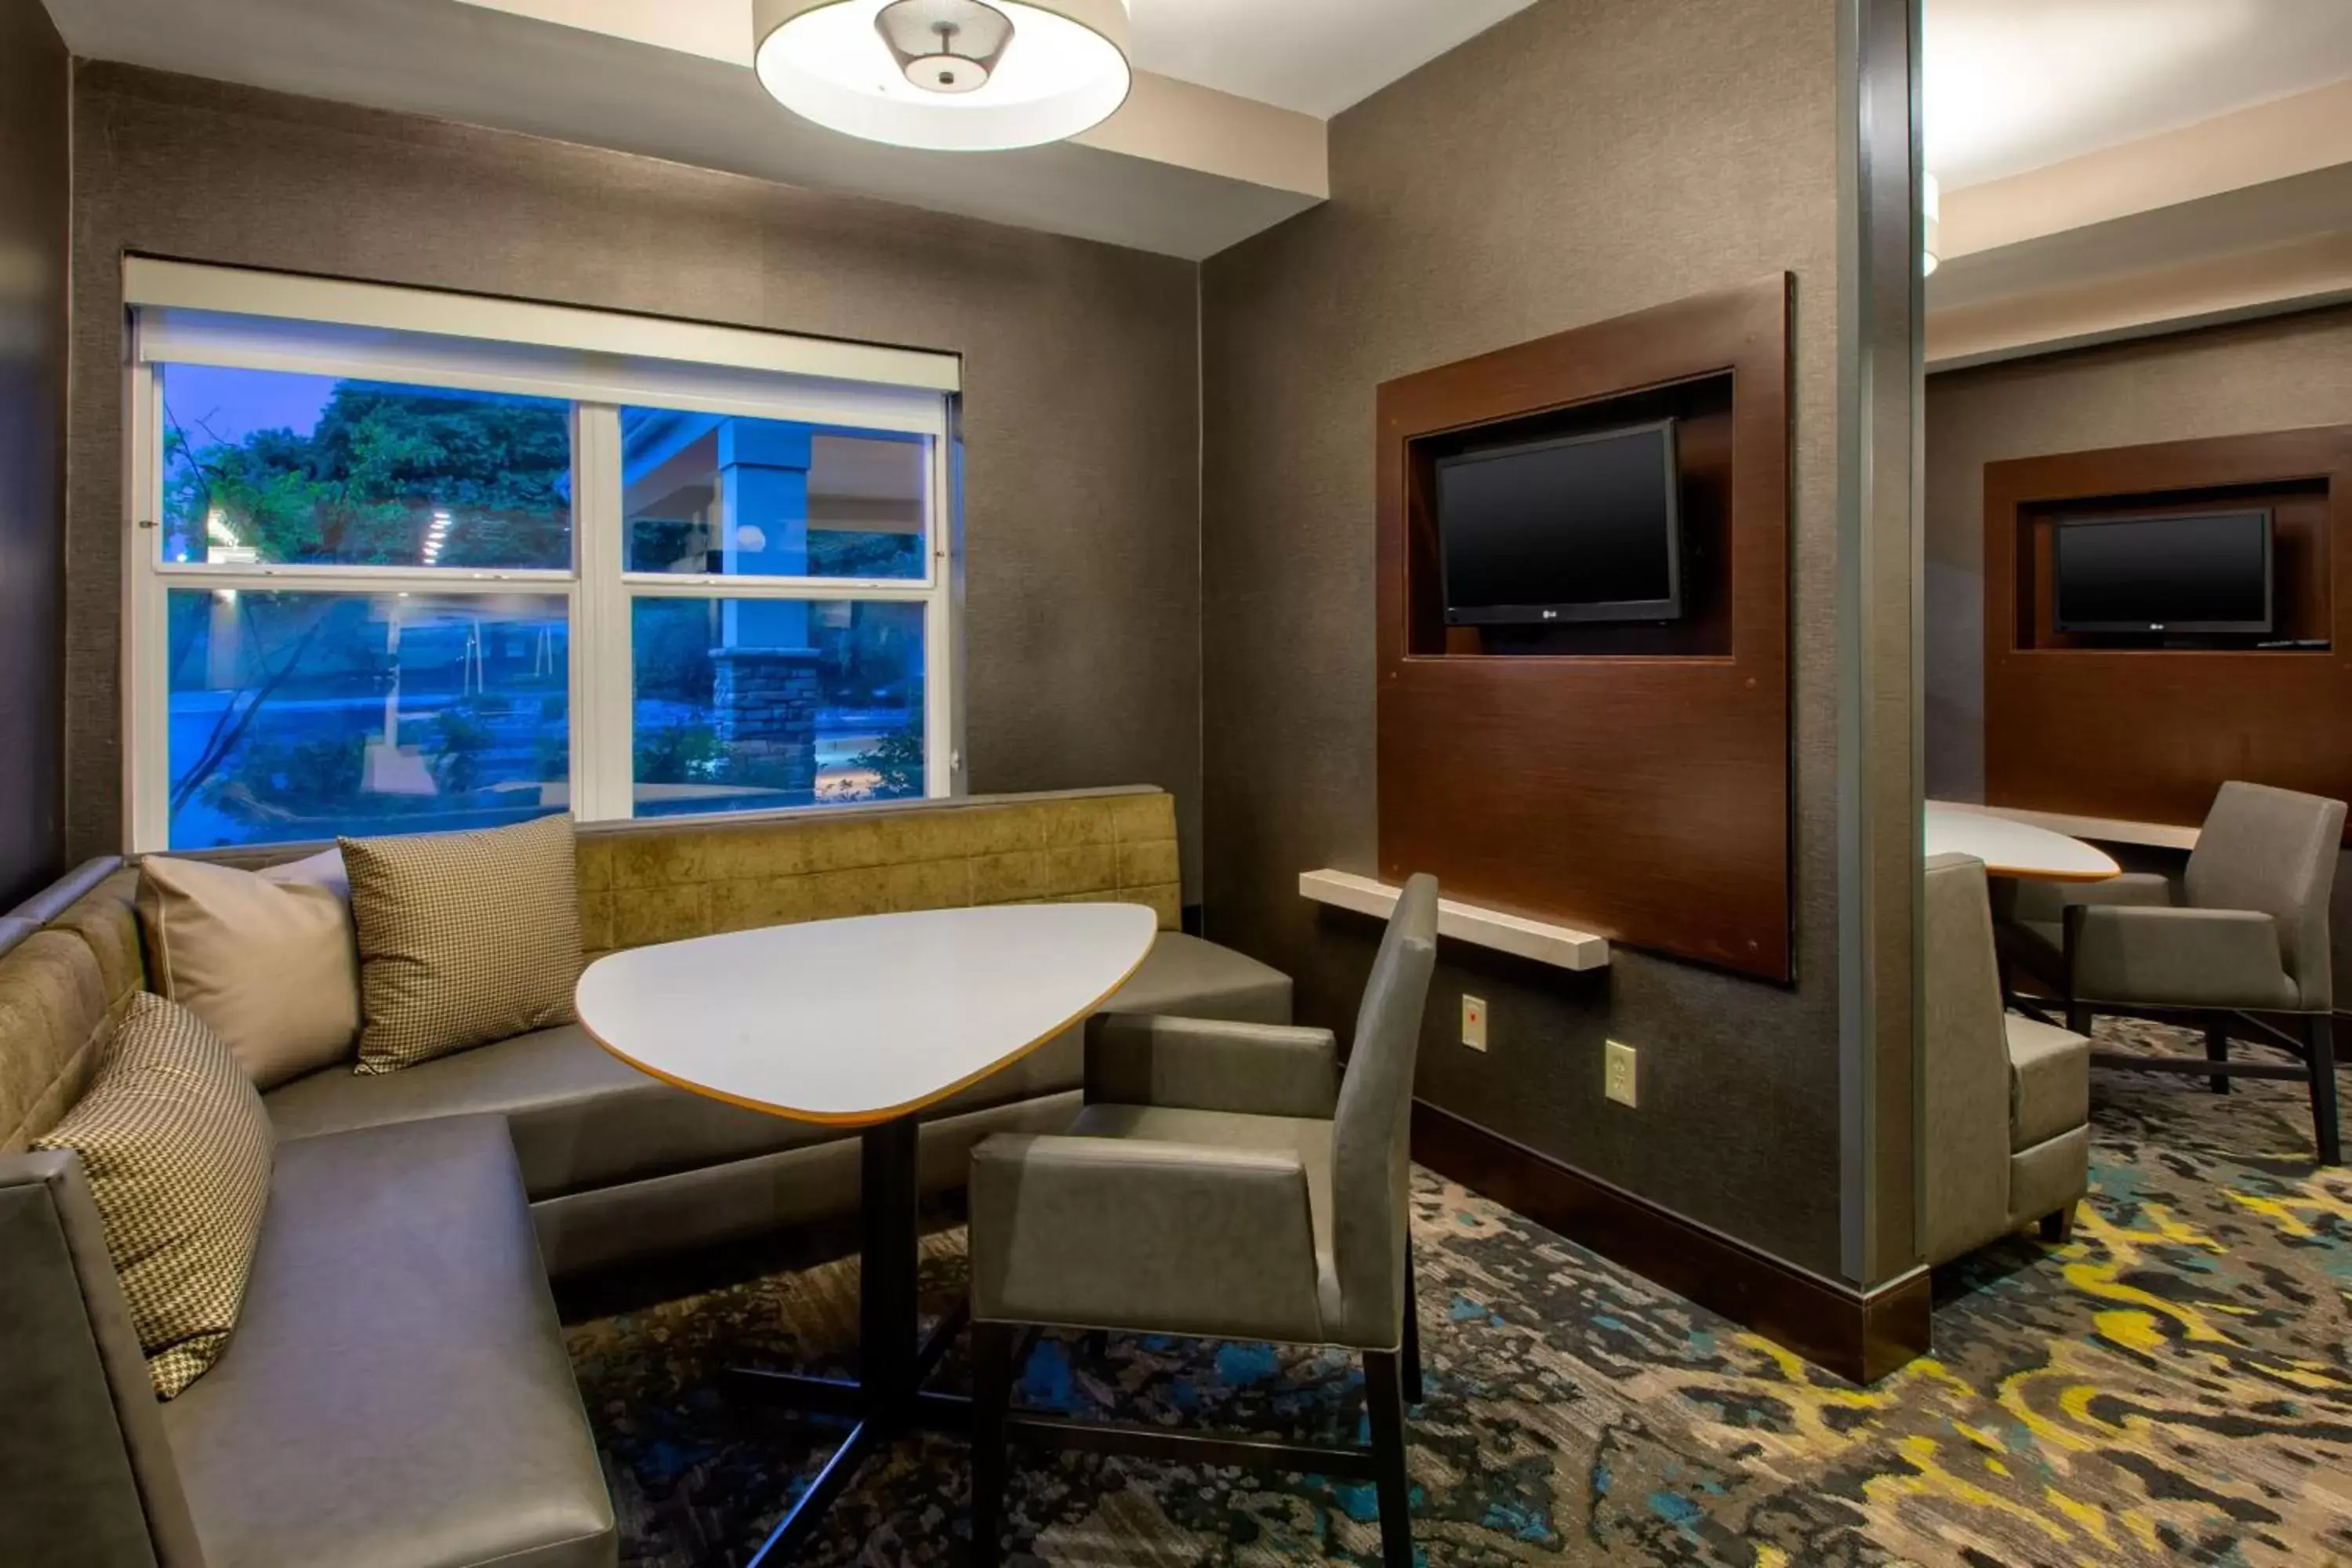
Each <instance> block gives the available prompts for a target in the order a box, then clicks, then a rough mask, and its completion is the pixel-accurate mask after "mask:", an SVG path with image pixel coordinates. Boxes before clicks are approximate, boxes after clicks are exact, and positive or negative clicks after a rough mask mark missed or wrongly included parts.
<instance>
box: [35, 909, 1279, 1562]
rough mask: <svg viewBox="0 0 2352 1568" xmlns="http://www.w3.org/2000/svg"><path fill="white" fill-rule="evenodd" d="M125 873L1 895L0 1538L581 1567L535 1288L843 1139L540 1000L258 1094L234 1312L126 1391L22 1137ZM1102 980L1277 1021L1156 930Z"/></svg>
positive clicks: (134, 934)
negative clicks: (533, 1029)
mask: <svg viewBox="0 0 2352 1568" xmlns="http://www.w3.org/2000/svg"><path fill="white" fill-rule="evenodd" d="M135 884H136V878H135V873H133V872H131V871H129V870H125V869H117V868H114V867H113V866H111V865H110V864H94V865H93V866H91V867H89V868H84V869H83V870H82V871H81V872H79V873H77V874H76V876H75V877H74V878H72V879H68V881H67V882H64V883H61V884H59V886H58V888H56V889H51V890H50V892H49V893H47V894H46V895H44V897H43V899H41V900H37V901H36V902H34V903H31V904H28V905H26V906H23V907H21V908H20V909H19V910H17V911H15V912H14V914H13V915H11V916H5V917H0V1410H5V1412H6V1413H7V1415H8V1418H7V1419H6V1420H5V1421H0V1562H5V1563H8V1564H11V1565H13V1564H14V1563H17V1562H19V1561H21V1562H24V1563H38V1564H41V1565H43V1568H118V1565H131V1564H139V1565H142V1568H144V1565H154V1564H160V1565H161V1568H265V1565H267V1568H291V1565H297V1564H299V1565H301V1568H324V1565H330V1564H332V1565H342V1568H469V1565H476V1564H480V1565H488V1564H497V1565H498V1568H590V1565H603V1564H609V1563H613V1562H614V1560H615V1553H616V1551H617V1546H616V1540H615V1535H614V1524H613V1515H612V1510H611V1505H610V1502H609V1500H608V1499H607V1497H606V1494H605V1490H604V1480H603V1477H602V1474H601V1472H600V1469H599V1467H598V1463H597V1458H596V1453H595V1449H594V1446H593V1441H592V1438H591V1436H590V1433H589V1428H588V1425H587V1421H586V1419H585V1416H584V1415H583V1411H582V1409H581V1405H580V1398H579V1394H578V1391H577V1388H576V1387H575V1385H574V1384H573V1382H572V1372H571V1365H570V1362H569V1360H568V1358H567V1356H566V1354H565V1352H564V1347H563V1342H562V1333H561V1331H560V1327H559V1325H558V1322H557V1320H556V1315H555V1309H554V1305H553V1301H552V1298H551V1293H550V1290H549V1286H548V1278H549V1275H550V1274H551V1273H553V1274H561V1273H564V1272H567V1271H572V1270H576V1269H581V1268H590V1267H594V1266H599V1265H604V1264H611V1263H615V1262H620V1261H625V1260H627V1259H631V1258H639V1257H643V1256H645V1255H646V1254H649V1253H653V1252H656V1251H662V1250H670V1249H675V1248H678V1247H690V1246H694V1245H698V1244H700V1243H704V1242H708V1241H714V1240H719V1239H722V1238H725V1237H730V1236H739V1235H744V1234H750V1233H755V1232H759V1231H762V1230H766V1229H772V1228H773V1227H775V1226H780V1225H785V1224H791V1223H793V1222H795V1221H799V1220H803V1219H808V1218H814V1217H819V1216H823V1215H833V1214H839V1213H844V1212H848V1211H850V1210H852V1209H853V1208H854V1206H855V1205H856V1197H857V1167H858V1153H857V1150H858V1145H857V1142H856V1138H855V1137H844V1136H843V1135H842V1134H841V1133H840V1132H839V1131H835V1130H828V1129H824V1128H821V1127H814V1126H810V1125H808V1124H804V1123H800V1122H793V1121H783V1120H781V1119H778V1118H774V1117H770V1116H766V1115H762V1114H760V1113H758V1112H754V1111H751V1110H741V1109H739V1108H736V1107H732V1106H728V1105H723V1104H719V1103H716V1102H713V1101H711V1100H705V1099H703V1098H701V1097H699V1096H696V1095H693V1094H689V1093H688V1092H686V1091H684V1090H681V1089H674V1088H672V1087H670V1086H668V1085H667V1084H664V1083H661V1082H659V1081H657V1080H656V1079H652V1078H649V1077H646V1075H644V1074H642V1073H640V1072H638V1071H636V1070H635V1068H631V1067H629V1066H627V1065H626V1064H625V1063H623V1062H621V1061H619V1060H618V1059H617V1058H614V1057H612V1056H610V1055H608V1054H607V1053H606V1052H605V1051H604V1050H603V1049H602V1048H601V1047H598V1046H597V1045H596V1043H595V1042H594V1041H593V1040H592V1039H590V1038H589V1037H587V1036H586V1035H585V1034H584V1033H583V1032H582V1031H581V1030H580V1029H578V1028H577V1027H564V1028H558V1029H549V1030H543V1031H541V1032H538V1033H536V1034H530V1035H524V1036H520V1037H516V1038H513V1039H509V1040H506V1041H502V1042H499V1043H498V1044H495V1045H489V1046H485V1047H479V1048H478V1049H474V1050H470V1051H466V1052H462V1053H459V1054H457V1055H455V1056H450V1057H445V1058H440V1059H438V1060H435V1061H432V1062H428V1063H425V1064H423V1065H421V1066H417V1067H413V1068H407V1069H405V1070H404V1071H401V1072H397V1073H392V1074H389V1075H385V1076H381V1077H362V1076H359V1075H357V1074H355V1073H353V1072H352V1071H351V1070H350V1068H348V1067H335V1068H326V1069H323V1070H321V1071H319V1072H316V1073H313V1074H310V1076H308V1077H304V1078H300V1079H295V1080H293V1081H291V1082H289V1083H286V1084H283V1085H280V1086H278V1088H276V1089H272V1090H270V1091H269V1092H268V1093H267V1094H266V1095H265V1096H264V1097H263V1103H264V1104H265V1106H266V1107H267V1108H268V1111H269V1114H270V1117H271V1119H272V1121H273V1123H274V1124H275V1127H276V1130H277V1132H278V1140H279V1142H278V1152H277V1163H276V1168H275V1175H274V1178H273V1182H272V1186H271V1191H270V1197H269V1203H268V1209H267V1211H266V1214H265V1216H264V1219H263V1225H262V1234H261V1241H260V1247H259V1251H258V1253H257V1257H256V1258H255V1262H254V1267H253V1273H252V1276H251V1279H250V1281H249V1284H248V1287H247V1297H246V1300H245V1304H244V1307H243V1310H242V1312H241V1315H240V1318H239V1321H238V1324H237V1328H236V1333H235V1334H234V1335H233V1336H232V1338H231V1340H230V1342H229V1343H228V1347H227V1349H226V1352H224V1353H223V1355H222V1357H221V1359H220V1360H219V1362H218V1363H215V1365H214V1367H213V1368H212V1369H211V1371H209V1372H208V1373H205V1375H204V1376H203V1377H201V1378H199V1379H197V1380H196V1382H195V1383H194V1384H193V1385H191V1386H190V1387H189V1388H188V1389H187V1390H186V1391H185V1392H184V1393H183V1394H181V1395H180V1396H179V1397H178V1398H177V1399H175V1400H173V1401H172V1402H171V1403H169V1404H163V1405H159V1404H158V1403H157V1402H156V1400H155V1398H154V1396H153V1394H152V1387H151V1385H150V1384H149V1380H148V1375H147V1372H146V1368H145V1364H144V1363H143V1361H142V1356H141V1353H140V1348H139V1345H138V1342H137V1339H136V1336H135V1335H134V1334H133V1333H132V1331H131V1322H130V1317H129V1312H128V1309H127V1308H126V1307H125V1306H124V1304H123V1301H122V1296H121V1286H120V1283H119V1282H118V1281H117V1280H116V1279H115V1276H114V1273H113V1269H112V1268H111V1266H110V1264H109V1262H108V1260H107V1252H106V1240H105V1235H104V1232H103V1229H102V1227H101V1226H100V1222H99V1219H98V1215H97V1211H96V1209H95V1208H94V1206H93V1205H92V1204H91V1201H90V1196H89V1186H88V1183H87V1181H86V1180H85V1179H84V1177H83V1175H82V1173H81V1170H80V1167H79V1162H78V1161H77V1160H75V1159H74V1158H73V1157H71V1156H69V1155H64V1154H29V1153H26V1152H23V1151H24V1150H25V1149H26V1147H27V1145H28V1144H29V1142H31V1141H32V1140H33V1139H35V1138H37V1137H38V1136H40V1135H41V1134H42V1133H43V1132H45V1131H47V1130H48V1129H49V1128H51V1127H52V1126H54V1125H55V1124H56V1122H57V1121H58V1118H59V1117H61V1116H62V1115H63V1114H64V1112H65V1111H66V1110H68V1108H69V1107H70V1106H72V1104H73V1103H74V1102H75V1100H77V1099H78V1098H79V1096H80V1094H81V1093H82V1091H83V1089H86V1088H87V1087H88V1085H89V1080H90V1078H91V1075H92V1073H93V1072H94V1071H95V1068H96V1065H97V1061H98V1058H99V1055H100V1052H101V1051H102V1049H103V1048H104V1046H105V1043H106V1041H107V1040H108V1038H109V1037H110V1034H111V1026H112V1020H113V1019H116V1018H119V1017H120V1016H121V1013H122V1011H123V1009H124V1008H125V1007H127V1006H128V1005H129V1002H130V998H131V996H132V995H133V994H136V993H137V992H139V991H141V990H142V989H144V988H145V987H146V984H147V975H146V968H145V962H144V956H143V951H142V941H141V937H140V932H139V929H138V921H137V915H136V911H135V909H134V906H133V901H132V900H133V894H134V889H135ZM1109 1005H1110V1006H1111V1007H1113V1008H1117V1009H1119V1010H1133V1011H1144V1012H1181V1013H1190V1014H1193V1015H1195V1016H1213V1017H1223V1018H1231V1019H1235V1020H1238V1021H1243V1022H1263V1023H1287V1022H1288V1021H1289V1019H1290V982H1289V981H1288V979H1287V978H1286V976H1284V975H1282V974H1280V973H1277V972H1276V971H1274V970H1271V969H1268V968H1266V967H1265V965H1263V964H1258V963H1254V962H1253V961H1251V960H1249V959H1247V958H1244V957H1243V956H1242V955H1240V954H1238V953H1234V952H1228V951H1227V950H1225V949H1223V948H1219V947H1215V946H1213V944H1211V943H1208V942H1200V941H1197V940H1196V939H1193V938H1191V937H1187V936H1184V935H1182V934H1181V933H1179V932H1175V931H1163V932H1162V933H1161V935H1160V939H1159V942H1158V945H1157V947H1156V948H1155V950H1154V952H1153V953H1152V955H1151V957H1150V959H1149V960H1148V961H1147V962H1146V963H1145V965H1144V967H1143V968H1142V969H1141V970H1139V972H1138V973H1136V974H1135V975H1134V976H1133V977H1132V978H1131V979H1130V980H1129V983H1128V985H1127V986H1126V987H1125V988H1124V989H1123V990H1122V991H1121V992H1119V993H1118V994H1116V995H1115V996H1114V997H1113V998H1112V999H1111V1001H1110V1003H1109ZM1083 1037H1084V1029H1083V1026H1079V1027H1075V1028H1073V1029H1071V1030H1069V1031H1067V1032H1066V1034H1065V1035H1064V1036H1063V1037H1059V1038H1057V1039H1055V1041H1053V1042H1051V1043H1049V1044H1048V1045H1047V1046H1045V1047H1043V1048H1041V1049H1039V1050H1037V1051H1035V1052H1033V1053H1031V1055H1030V1056H1028V1057H1027V1058H1024V1059H1023V1060H1022V1061H1021V1062H1020V1063H1018V1064H1016V1065H1015V1066H1014V1067H1013V1068H1010V1069H1008V1070H1007V1071H1006V1072H1003V1073H1001V1074H998V1075H996V1076H995V1077H993V1078H991V1079H985V1080H983V1081H982V1082H980V1083H977V1084H974V1085H972V1086H971V1088H969V1089H966V1090H964V1091H963V1092H962V1093H961V1094H960V1095H958V1096H957V1097H955V1098H954V1099H953V1100H950V1101H948V1102H946V1103H945V1104H943V1105H941V1106H940V1108H939V1110H938V1112H937V1114H936V1115H935V1117H934V1118H933V1120H932V1121H929V1123H928V1124H927V1126H926V1128H925V1131H924V1145H923V1163H924V1175H925V1179H926V1181H927V1183H929V1184H931V1185H933V1186H946V1185H950V1184H961V1181H962V1180H963V1177H964V1172H965V1170H966V1167H967V1161H968V1153H969V1150H970V1148H971V1144H972V1143H974V1142H977V1141H978V1140H979V1139H981V1138H982V1137H985V1136H986V1135H988V1134H990V1133H992V1132H997V1131H1048V1130H1057V1129H1059V1128H1060V1127H1061V1126H1062V1125H1063V1124H1065V1123H1066V1122H1067V1121H1068V1120H1069V1118H1070V1117H1071V1116H1072V1115H1073V1114H1074V1113H1075V1112H1076V1110H1077V1109H1078V1107H1079V1105H1080V1101H1081V1095H1080V1093H1079V1086H1080V1082H1081V1080H1082V1079H1083V1076H1084V1051H1085V1047H1084V1038H1083Z"/></svg>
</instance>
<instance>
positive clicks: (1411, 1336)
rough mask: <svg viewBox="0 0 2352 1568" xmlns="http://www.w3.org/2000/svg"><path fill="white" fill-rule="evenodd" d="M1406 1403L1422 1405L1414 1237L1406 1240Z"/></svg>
mask: <svg viewBox="0 0 2352 1568" xmlns="http://www.w3.org/2000/svg"><path fill="white" fill-rule="evenodd" d="M1401 1353H1402V1356H1403V1358H1404V1369H1403V1370H1404V1402H1405V1403H1406V1404H1407V1405H1418V1404H1420V1403H1421V1295H1420V1291H1419V1290H1418V1289H1416V1288H1415V1287H1414V1285H1413V1280H1412V1236H1411V1235H1410V1234H1408V1235H1407V1236H1406V1237H1405V1238H1404V1344H1403V1346H1402V1350H1401Z"/></svg>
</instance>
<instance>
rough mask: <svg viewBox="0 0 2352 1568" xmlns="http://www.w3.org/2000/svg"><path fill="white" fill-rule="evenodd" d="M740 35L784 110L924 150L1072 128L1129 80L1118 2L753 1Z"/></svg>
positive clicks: (1113, 103)
mask: <svg viewBox="0 0 2352 1568" xmlns="http://www.w3.org/2000/svg"><path fill="white" fill-rule="evenodd" d="M752 37H753V47H754V50H755V53H754V55H753V58H752V64H753V66H754V68H756V69H757V70H758V71H759V73H760V82H761V86H763V87H765V88H766V89H768V91H769V93H770V94H771V95H772V97H773V98H774V99H775V100H776V101H777V102H779V103H781V104H782V105H783V106H784V107H785V108H786V109H789V110H792V111H793V113H795V114H798V115H800V116H801V117H803V119H806V120H812V121H815V122H816V123H817V124H819V125H823V126H826V127H828V128H830V129H832V130H835V131H839V132H844V133H845V134H847V135H851V136H859V137H863V138H865V139H866V141H869V142H891V143H894V144H895V145H898V146H900V147H920V148H925V149H928V150H930V151H934V152H944V153H976V152H988V151H997V150H1002V149H1005V148H1013V147H1034V146H1038V145H1041V144H1043V143H1045V142H1060V141H1063V140H1065V139H1066V138H1068V137H1072V136H1076V134H1077V133H1078V132H1081V131H1085V130H1087V129H1088V128H1090V127H1092V126H1095V125H1098V124H1100V123H1101V122H1102V121H1105V120H1108V119H1109V118H1110V116H1111V115H1112V113H1113V112H1115V111H1116V110H1118V106H1119V105H1120V104H1122V103H1124V102H1126V101H1127V93H1128V88H1129V83H1130V82H1131V81H1132V79H1133V74H1132V72H1131V71H1130V69H1129V66H1128V61H1127V40H1128V17H1127V0H755V4H754V5H753V6H752Z"/></svg>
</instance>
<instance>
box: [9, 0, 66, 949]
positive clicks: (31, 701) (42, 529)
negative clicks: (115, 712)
mask: <svg viewBox="0 0 2352 1568" xmlns="http://www.w3.org/2000/svg"><path fill="white" fill-rule="evenodd" d="M71 71H72V63H71V62H70V61H69V60H68V58H66V48H65V45H64V43H63V42H61V41H60V40H59V39H58V33H57V29H56V28H55V27H53V26H50V25H49V17H48V13H47V12H46V11H44V10H43V9H42V8H41V5H40V0H0V910H5V909H6V908H8V907H9V906H10V905H12V904H14V903H16V900H19V899H21V898H23V897H25V896H26V894H28V893H30V892H32V891H34V890H35V889H37V888H39V887H40V885H41V884H42V883H44V882H46V881H47V880H48V879H50V878H51V877H53V876H55V875H56V874H57V872H58V869H59V868H60V866H59V862H60V859H61V858H62V855H63V852H64V834H63V825H64V817H63V812H62V808H61V805H60V804H59V796H58V784H59V769H58V758H59V746H60V725H61V723H62V716H63V713H64V708H63V705H62V703H61V701H60V700H59V695H58V657H59V647H60V638H61V635H62V626H61V617H60V602H61V601H60V593H59V588H60V584H59V574H60V572H61V571H62V569H63V565H64V551H63V542H64V533H63V506H64V500H65V444H64V436H63V432H64V417H63V415H64V408H65V396H66V224H67V204H68V197H69V195H70V193H71V190H72V185H71V174H72V169H71V162H70V158H69V155H68V145H69V143H68V112H67V101H68V91H69V87H68V83H69V81H70V73H71Z"/></svg>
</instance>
